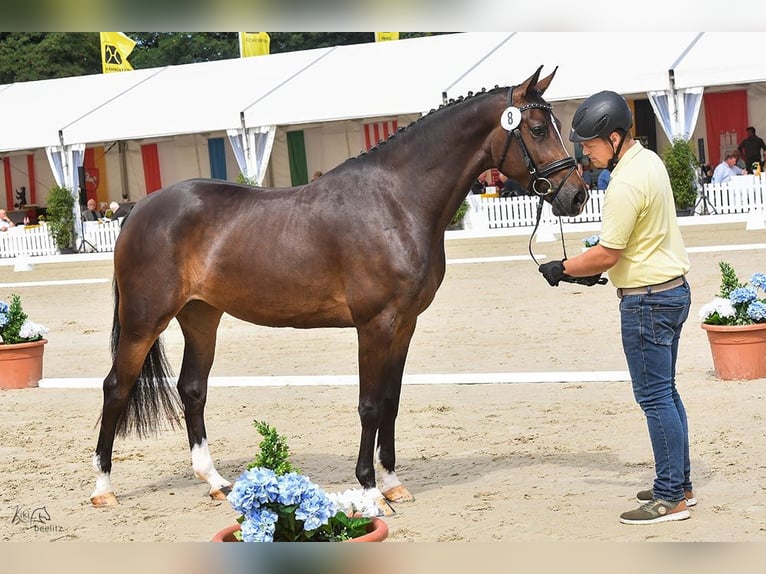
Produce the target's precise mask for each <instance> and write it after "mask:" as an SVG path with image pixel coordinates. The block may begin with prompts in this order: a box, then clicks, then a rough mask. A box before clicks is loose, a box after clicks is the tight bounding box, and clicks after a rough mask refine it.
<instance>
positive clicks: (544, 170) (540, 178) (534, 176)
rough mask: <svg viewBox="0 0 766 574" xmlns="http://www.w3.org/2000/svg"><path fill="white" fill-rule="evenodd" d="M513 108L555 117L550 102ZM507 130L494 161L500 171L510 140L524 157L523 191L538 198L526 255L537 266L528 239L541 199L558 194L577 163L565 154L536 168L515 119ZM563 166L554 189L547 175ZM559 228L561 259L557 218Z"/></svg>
mask: <svg viewBox="0 0 766 574" xmlns="http://www.w3.org/2000/svg"><path fill="white" fill-rule="evenodd" d="M517 87H518V86H511V87H510V88H508V106H512V105H513V90H515V89H516V88H517ZM517 109H518V110H519V112H520V113H522V114H523V113H524V112H525V111H526V110H531V109H538V110H545V111H547V112H548V113H549V114H550V115H551V123H553V124H554V125H555V120H554V118H553V107H552V106H551V105H550V104H545V103H543V104H539V103H528V104H524V105H523V106H521V107H520V108H517ZM507 132H508V135H507V136H506V138H505V146H504V147H503V153H502V155H501V156H500V161H499V162H498V164H497V167H498V169H499V170H500V171H502V167H503V162H504V161H505V157H506V155H507V154H508V150H509V149H510V147H511V143H513V142H514V141H516V142H518V144H519V148H520V149H521V156H522V158H523V159H524V164H525V165H526V166H527V171H528V172H529V176H530V182H529V184H527V194H528V195H536V196H537V197H538V198H539V199H540V201H539V203H538V205H537V217H536V221H535V228H534V229H533V230H532V235H531V236H530V237H529V255H530V256H531V257H532V260H533V261H534V262H535V263H536V264H538V265H539V263H538V261H537V259H536V258H535V256H534V254H533V253H532V239H533V238H534V236H535V234H536V233H537V228H538V227H539V225H540V217H541V216H542V212H543V201H544V200H545V198H546V197H547V198H549V201H550V202H553V200H554V199H555V198H556V196H557V195H558V193H559V191H561V188H562V186H563V185H564V183H566V181H567V180H568V179H569V178H570V177H571V176H572V174H573V173H574V172H575V170H576V169H577V162H576V161H575V159H574V158H573V157H571V156H567V157H565V158H562V159H557V160H555V161H552V162H550V163H548V164H546V165H544V166H543V167H541V168H538V167H537V166H536V165H535V160H533V159H532V156H531V155H529V150H528V149H527V146H526V144H525V143H524V138H522V137H521V121H519V123H518V125H517V126H515V127H514V128H513V129H511V130H507ZM564 169H569V173H567V174H566V176H565V177H563V178H562V179H561V182H560V183H559V185H558V187H556V189H555V190H554V188H553V184H552V183H551V181H550V180H549V179H548V178H549V177H550V176H551V175H552V174H554V173H556V172H558V171H561V170H564ZM559 230H560V231H561V248H562V249H563V251H564V259H566V258H567V249H566V245H565V244H564V230H563V226H562V223H561V218H560V217H559Z"/></svg>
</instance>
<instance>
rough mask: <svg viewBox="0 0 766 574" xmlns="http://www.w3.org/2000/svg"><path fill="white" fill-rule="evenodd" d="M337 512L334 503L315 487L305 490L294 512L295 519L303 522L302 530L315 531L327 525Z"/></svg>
mask: <svg viewBox="0 0 766 574" xmlns="http://www.w3.org/2000/svg"><path fill="white" fill-rule="evenodd" d="M336 512H337V510H336V506H335V503H334V502H333V501H332V500H330V498H329V497H328V496H327V494H325V492H324V491H323V490H322V489H320V488H319V487H318V486H316V485H312V488H310V489H309V490H307V491H306V492H305V493H304V495H303V498H302V499H301V504H300V506H299V507H298V509H297V510H296V511H295V518H298V519H299V520H303V521H304V523H303V529H304V530H315V529H317V528H319V527H320V526H322V525H323V524H327V521H328V520H330V517H331V516H334V515H335V513H336Z"/></svg>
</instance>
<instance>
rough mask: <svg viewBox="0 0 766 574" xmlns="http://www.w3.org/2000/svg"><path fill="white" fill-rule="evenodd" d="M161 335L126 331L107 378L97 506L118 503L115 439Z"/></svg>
mask: <svg viewBox="0 0 766 574" xmlns="http://www.w3.org/2000/svg"><path fill="white" fill-rule="evenodd" d="M157 336H158V335H156V334H155V335H154V336H153V337H152V336H149V335H146V336H145V337H143V338H140V337H132V336H130V335H125V334H123V336H122V337H121V339H120V343H119V347H118V351H117V354H116V356H115V360H114V363H113V364H112V369H111V370H110V371H109V374H108V375H107V376H106V378H105V379H104V386H103V395H104V404H103V408H102V411H101V425H100V429H99V433H98V442H97V444H96V453H95V454H94V455H93V468H94V470H95V471H96V488H95V490H94V491H93V494H91V497H90V501H91V504H93V506H96V507H104V506H114V505H116V504H117V497H116V496H115V494H114V490H113V488H112V482H111V472H112V451H113V449H114V438H115V434H116V433H117V432H118V430H120V423H121V422H123V424H124V418H123V417H125V416H126V411H127V409H128V402H129V400H130V395H131V392H132V391H133V387H134V386H135V384H136V379H137V378H138V376H139V373H140V372H141V365H142V363H143V361H144V358H145V357H146V355H147V353H148V352H149V349H150V348H151V347H152V345H153V343H154V342H155V341H156V337H157ZM118 373H119V375H118ZM137 428H140V427H137ZM124 430H125V428H122V430H120V432H123V431H124Z"/></svg>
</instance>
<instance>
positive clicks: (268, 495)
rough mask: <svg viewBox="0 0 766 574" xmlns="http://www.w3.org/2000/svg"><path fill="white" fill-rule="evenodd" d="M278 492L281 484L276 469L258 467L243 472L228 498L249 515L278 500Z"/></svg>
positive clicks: (239, 510)
mask: <svg viewBox="0 0 766 574" xmlns="http://www.w3.org/2000/svg"><path fill="white" fill-rule="evenodd" d="M278 494H279V485H278V483H277V475H276V474H274V471H273V470H270V469H268V468H261V467H256V468H251V469H250V470H246V471H245V472H243V473H242V475H241V476H240V477H239V479H238V480H237V481H236V482H235V483H234V487H233V488H232V489H231V492H230V493H229V495H228V496H227V498H228V499H229V502H230V503H231V505H232V506H233V507H234V509H235V510H237V511H238V512H241V513H242V514H245V515H247V514H248V513H250V512H252V511H253V510H254V509H257V508H259V507H260V506H262V505H264V504H266V503H268V502H272V501H274V500H276V498H277V496H278Z"/></svg>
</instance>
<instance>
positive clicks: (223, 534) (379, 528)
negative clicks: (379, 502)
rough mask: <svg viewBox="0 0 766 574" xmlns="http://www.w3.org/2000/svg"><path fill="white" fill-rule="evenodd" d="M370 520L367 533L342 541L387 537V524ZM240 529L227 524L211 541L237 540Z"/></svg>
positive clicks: (367, 540)
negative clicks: (235, 536) (236, 534)
mask: <svg viewBox="0 0 766 574" xmlns="http://www.w3.org/2000/svg"><path fill="white" fill-rule="evenodd" d="M371 520H372V522H371V523H370V526H369V527H368V529H367V534H365V535H364V536H359V537H357V538H351V539H350V540H344V542H383V541H384V540H385V539H386V538H387V537H388V524H386V523H385V521H383V520H381V519H380V518H375V517H373V518H371ZM239 529H240V525H239V524H233V525H231V526H227V527H226V528H224V529H223V530H220V531H219V532H217V533H216V534H215V536H213V540H212V541H213V542H239V540H237V539H236V538H234V533H235V532H237V531H238V530H239Z"/></svg>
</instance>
